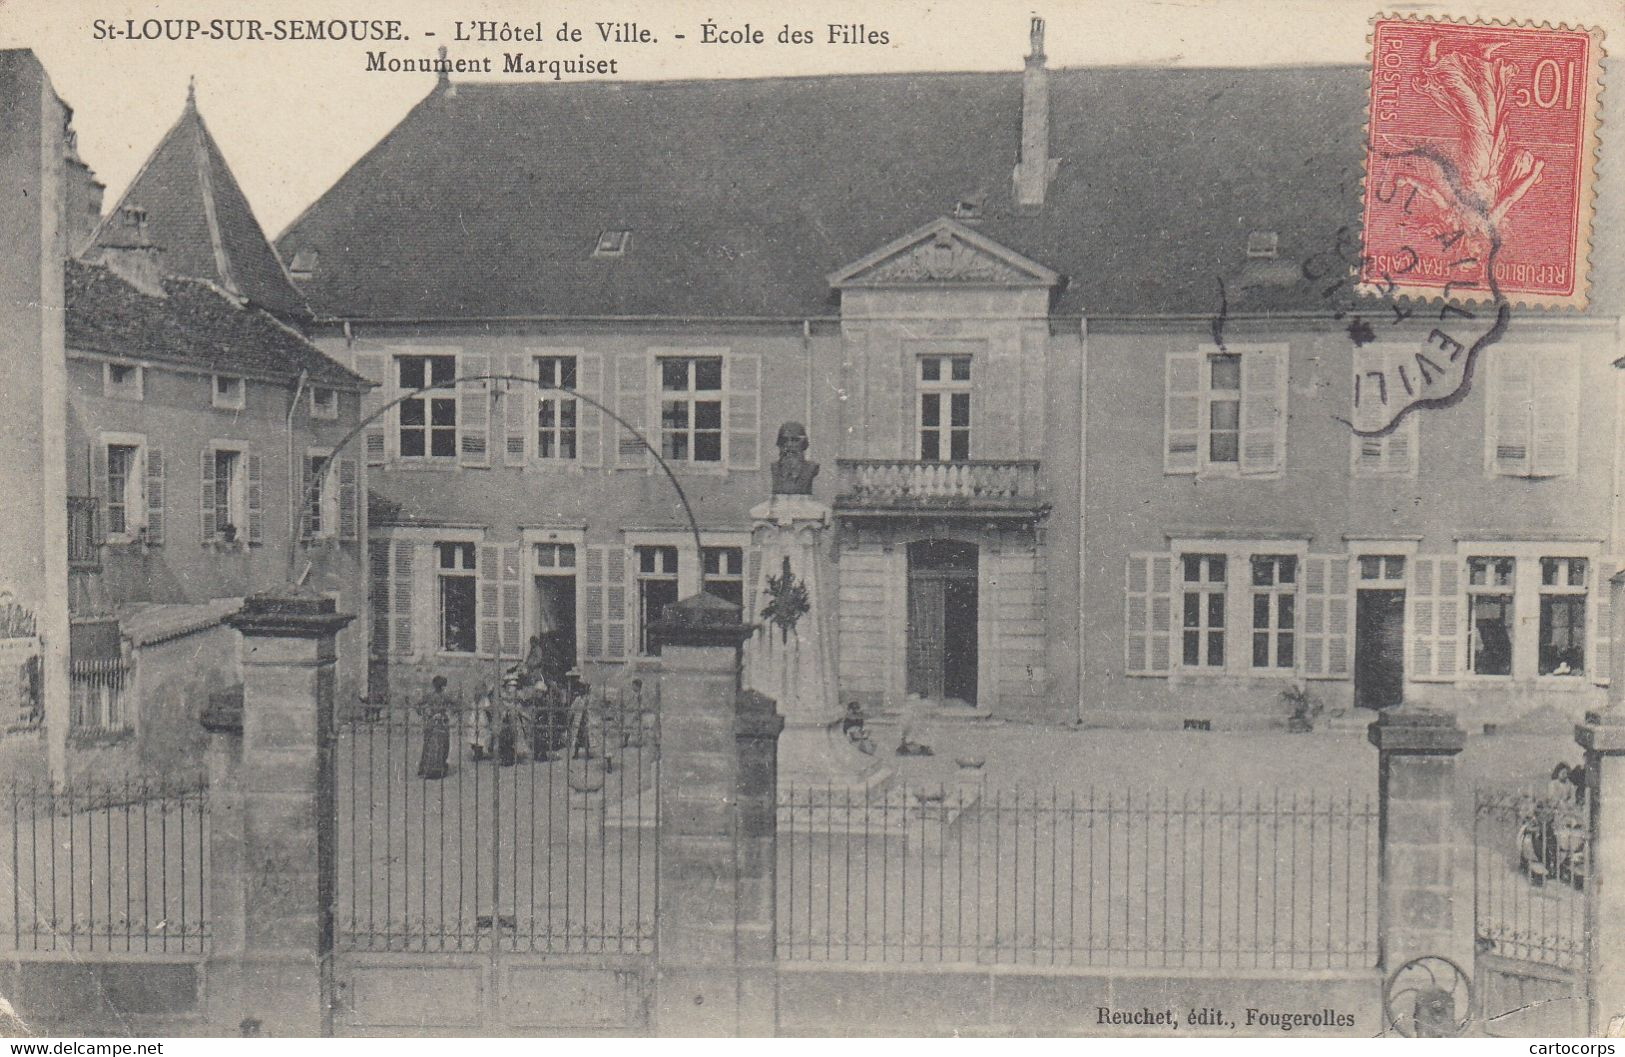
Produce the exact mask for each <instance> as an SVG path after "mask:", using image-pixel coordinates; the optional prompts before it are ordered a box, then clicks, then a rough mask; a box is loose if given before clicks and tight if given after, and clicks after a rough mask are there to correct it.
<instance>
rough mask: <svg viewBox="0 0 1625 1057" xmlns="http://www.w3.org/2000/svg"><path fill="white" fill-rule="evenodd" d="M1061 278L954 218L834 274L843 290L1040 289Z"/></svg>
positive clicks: (931, 225) (831, 280) (940, 220)
mask: <svg viewBox="0 0 1625 1057" xmlns="http://www.w3.org/2000/svg"><path fill="white" fill-rule="evenodd" d="M1060 279H1061V277H1060V276H1059V275H1058V274H1057V273H1055V272H1054V271H1051V270H1050V269H1048V268H1046V267H1044V266H1043V265H1042V264H1039V263H1038V262H1037V261H1034V260H1029V259H1028V258H1026V257H1023V256H1022V255H1021V254H1019V253H1017V252H1016V251H1015V250H1012V249H1010V248H1009V247H1008V246H1003V245H1000V244H999V243H997V242H995V241H994V240H992V239H990V238H988V237H987V236H986V235H983V234H982V233H980V232H978V231H976V230H974V229H972V228H969V227H966V226H965V225H964V224H961V223H959V222H958V221H955V220H952V219H950V218H948V217H939V218H938V219H936V220H933V221H932V222H931V223H929V224H926V225H925V226H924V227H921V228H917V229H915V230H914V231H911V232H909V233H908V234H907V235H904V236H903V237H902V238H900V239H895V240H893V241H892V242H888V243H887V244H886V245H884V246H882V247H880V248H879V249H878V250H875V251H874V252H873V253H871V254H869V255H868V256H866V257H864V258H863V259H861V260H858V261H855V262H854V263H852V264H849V265H847V266H846V267H845V268H842V269H840V270H838V271H835V272H832V273H830V275H829V284H830V285H831V286H833V287H836V288H840V287H843V286H956V285H966V286H1029V287H1031V286H1037V287H1052V286H1055V285H1056V284H1057V283H1059V282H1060Z"/></svg>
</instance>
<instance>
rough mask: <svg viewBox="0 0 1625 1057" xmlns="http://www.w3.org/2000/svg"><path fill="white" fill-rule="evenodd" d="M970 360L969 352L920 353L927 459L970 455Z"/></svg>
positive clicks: (923, 447)
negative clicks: (930, 354) (950, 353)
mask: <svg viewBox="0 0 1625 1057" xmlns="http://www.w3.org/2000/svg"><path fill="white" fill-rule="evenodd" d="M970 361H971V358H970V357H969V356H921V357H920V368H919V370H920V377H919V387H918V388H919V394H920V395H919V400H920V458H921V460H923V461H925V462H957V461H960V460H963V459H968V458H970V395H971V380H970Z"/></svg>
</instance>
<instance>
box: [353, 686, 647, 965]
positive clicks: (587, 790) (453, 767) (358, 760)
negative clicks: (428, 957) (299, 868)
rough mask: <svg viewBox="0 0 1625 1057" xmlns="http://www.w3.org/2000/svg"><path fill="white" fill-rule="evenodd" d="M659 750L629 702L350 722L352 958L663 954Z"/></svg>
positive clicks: (532, 702)
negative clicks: (375, 954)
mask: <svg viewBox="0 0 1625 1057" xmlns="http://www.w3.org/2000/svg"><path fill="white" fill-rule="evenodd" d="M658 738H659V729H658V723H657V716H656V709H655V707H654V703H653V701H652V699H649V700H646V699H645V698H644V697H643V696H641V695H634V694H630V693H627V694H622V693H619V692H614V691H611V692H607V693H606V692H601V691H595V692H594V693H593V694H592V696H591V697H590V698H586V697H582V698H578V699H576V700H574V701H572V700H570V699H569V698H568V697H567V696H566V695H563V694H560V693H556V692H555V693H550V694H547V695H545V696H542V697H537V698H535V699H527V700H513V701H504V700H497V701H491V700H485V699H482V700H479V701H476V702H474V703H472V704H470V705H468V706H466V707H459V708H457V709H456V710H454V711H451V712H450V713H449V714H448V713H445V712H440V713H437V712H436V711H435V710H432V709H431V710H428V711H423V710H398V711H391V712H387V713H385V714H383V715H380V716H379V717H378V718H376V719H366V718H361V719H357V720H354V721H351V722H349V723H347V724H345V725H344V726H343V727H342V728H341V731H340V734H339V741H338V760H337V768H336V770H337V777H338V788H337V797H338V827H339V828H338V894H337V901H336V906H335V916H336V919H337V923H338V930H337V931H338V935H337V942H338V946H339V949H340V950H352V951H422V952H435V951H489V950H491V949H493V946H496V947H499V948H500V949H502V950H512V951H534V952H557V953H565V952H578V953H600V952H604V953H609V952H624V953H649V952H651V951H652V950H653V947H654V908H655V899H656V896H657V890H656V871H655V859H656V854H657V847H658V846H657V832H656V824H655V823H656V779H657V770H656V769H657V766H658V759H659V750H658ZM441 739H444V743H445V751H444V755H443V756H442V755H441V753H442V749H441ZM426 743H427V744H428V751H427V752H425V745H426ZM441 760H444V770H443V772H442V771H441V769H440V766H439V764H440V761H441ZM436 774H440V776H439V777H435V775H436Z"/></svg>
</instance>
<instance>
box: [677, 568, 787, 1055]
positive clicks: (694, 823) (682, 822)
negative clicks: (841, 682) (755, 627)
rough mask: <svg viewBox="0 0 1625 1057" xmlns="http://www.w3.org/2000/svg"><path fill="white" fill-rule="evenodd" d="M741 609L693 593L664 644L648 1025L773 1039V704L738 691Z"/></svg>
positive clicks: (778, 725)
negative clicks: (657, 899) (657, 901)
mask: <svg viewBox="0 0 1625 1057" xmlns="http://www.w3.org/2000/svg"><path fill="white" fill-rule="evenodd" d="M750 633H751V628H750V627H749V626H747V625H745V624H742V623H741V622H740V613H739V607H738V606H735V605H732V604H730V603H728V602H725V601H723V600H722V599H719V598H716V597H715V596H713V595H708V594H703V593H702V594H698V595H694V596H692V597H690V598H686V599H683V600H682V601H680V602H675V603H673V604H672V605H669V606H667V607H666V610H665V613H664V614H663V619H662V620H661V622H660V623H659V625H658V627H657V634H658V635H659V636H660V642H661V650H660V827H661V828H660V855H659V864H658V868H659V870H660V904H659V906H658V908H657V910H656V919H655V929H656V950H657V951H658V958H659V964H658V965H657V967H656V984H655V1000H654V1030H655V1033H656V1034H658V1035H663V1036H668V1037H669V1036H706V1037H717V1036H735V1035H749V1036H765V1035H772V1034H773V1033H774V1030H775V1026H776V1021H777V1016H778V974H777V972H776V967H775V964H774V956H775V950H774V904H773V864H774V853H775V823H776V817H775V809H776V802H775V788H776V785H777V769H778V736H779V731H780V730H781V729H782V728H783V726H784V720H783V719H782V718H781V717H780V716H779V715H778V714H777V713H776V712H775V711H774V708H773V702H772V701H771V700H769V699H768V698H766V697H764V696H762V695H761V694H758V693H753V692H749V691H742V690H741V689H740V659H741V658H740V647H741V646H742V645H743V643H744V641H745V639H746V638H747V637H748V636H749V635H750Z"/></svg>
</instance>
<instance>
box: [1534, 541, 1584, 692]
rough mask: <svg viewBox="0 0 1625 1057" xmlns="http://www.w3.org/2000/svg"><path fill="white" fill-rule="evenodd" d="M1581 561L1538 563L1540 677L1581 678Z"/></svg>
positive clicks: (1582, 565) (1545, 559) (1582, 640)
mask: <svg viewBox="0 0 1625 1057" xmlns="http://www.w3.org/2000/svg"><path fill="white" fill-rule="evenodd" d="M1586 573H1587V563H1586V560H1585V559H1584V558H1542V559H1541V560H1540V669H1539V670H1540V674H1541V675H1558V676H1579V675H1584V674H1585V670H1586V647H1585V642H1586Z"/></svg>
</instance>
